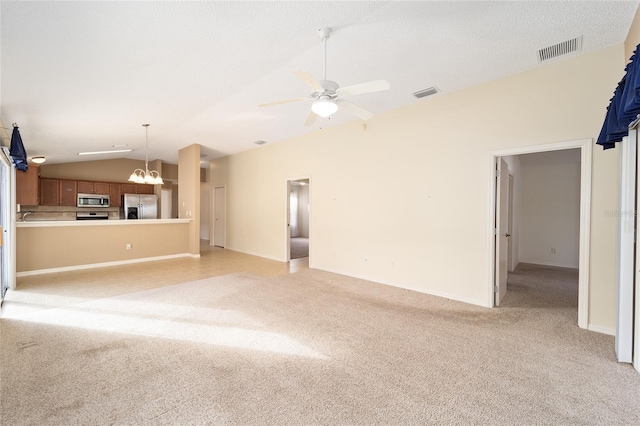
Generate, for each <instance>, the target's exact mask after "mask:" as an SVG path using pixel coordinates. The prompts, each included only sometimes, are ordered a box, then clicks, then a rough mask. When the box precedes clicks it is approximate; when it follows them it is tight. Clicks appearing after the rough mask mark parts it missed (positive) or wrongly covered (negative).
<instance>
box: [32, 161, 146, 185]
mask: <svg viewBox="0 0 640 426" xmlns="http://www.w3.org/2000/svg"><path fill="white" fill-rule="evenodd" d="M137 168H141V169H144V161H139V160H131V159H128V158H120V159H115V160H95V161H81V162H77V163H61V164H43V165H42V166H40V176H41V177H44V178H64V179H75V180H90V181H104V182H123V183H125V182H127V179H129V176H131V173H132V172H133V171H134V170H135V169H137Z"/></svg>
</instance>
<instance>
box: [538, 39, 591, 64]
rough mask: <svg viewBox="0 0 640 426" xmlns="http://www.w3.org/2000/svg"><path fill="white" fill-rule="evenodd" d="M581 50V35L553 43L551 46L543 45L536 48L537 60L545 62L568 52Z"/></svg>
mask: <svg viewBox="0 0 640 426" xmlns="http://www.w3.org/2000/svg"><path fill="white" fill-rule="evenodd" d="M581 50H582V36H580V37H576V38H572V39H571V40H567V41H563V42H562V43H558V44H554V45H553V46H549V47H545V48H544V49H540V50H538V61H539V62H547V61H550V60H551V59H555V58H558V57H560V56H564V55H568V54H570V53H575V52H579V51H581Z"/></svg>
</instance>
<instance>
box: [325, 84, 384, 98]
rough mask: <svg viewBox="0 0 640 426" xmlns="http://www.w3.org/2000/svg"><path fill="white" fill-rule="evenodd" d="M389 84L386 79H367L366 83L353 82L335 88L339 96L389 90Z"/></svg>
mask: <svg viewBox="0 0 640 426" xmlns="http://www.w3.org/2000/svg"><path fill="white" fill-rule="evenodd" d="M390 88H391V85H390V84H389V82H388V81H387V80H376V81H369V82H367V83H360V84H353V85H351V86H346V87H341V88H339V89H338V90H336V93H337V94H338V95H340V96H342V95H344V96H350V95H360V94H363V93H372V92H381V91H383V90H389V89H390Z"/></svg>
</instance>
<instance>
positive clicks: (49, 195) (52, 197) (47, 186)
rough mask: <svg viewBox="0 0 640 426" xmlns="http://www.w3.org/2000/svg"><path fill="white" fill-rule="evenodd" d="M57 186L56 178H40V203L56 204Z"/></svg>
mask: <svg viewBox="0 0 640 426" xmlns="http://www.w3.org/2000/svg"><path fill="white" fill-rule="evenodd" d="M59 188H60V181H59V180H58V179H49V178H42V179H40V204H41V205H43V206H57V205H58V200H59V196H58V189H59Z"/></svg>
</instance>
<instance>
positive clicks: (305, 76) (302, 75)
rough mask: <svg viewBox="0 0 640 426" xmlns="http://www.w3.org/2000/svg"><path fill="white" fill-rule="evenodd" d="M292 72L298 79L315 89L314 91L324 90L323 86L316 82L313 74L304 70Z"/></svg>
mask: <svg viewBox="0 0 640 426" xmlns="http://www.w3.org/2000/svg"><path fill="white" fill-rule="evenodd" d="M293 73H294V74H295V75H296V77H298V78H299V79H300V80H302V81H304V82H305V83H307V85H308V86H309V87H311V88H312V89H313V90H314V91H316V92H324V87H322V85H321V84H320V83H319V82H318V80H316V78H315V77H314V76H312V75H311V74H309V73H308V72H306V71H294V72H293Z"/></svg>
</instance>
